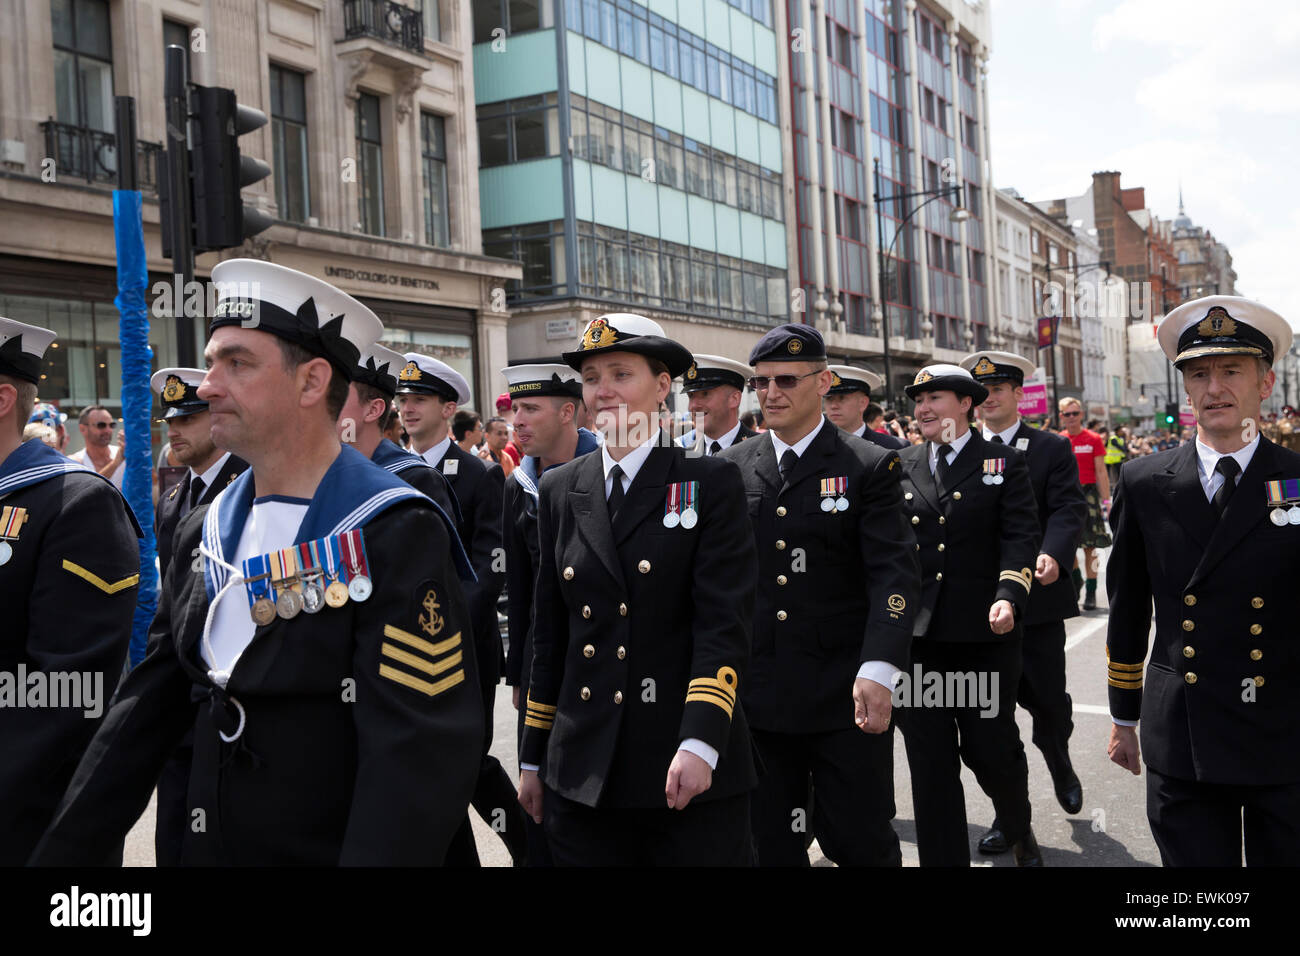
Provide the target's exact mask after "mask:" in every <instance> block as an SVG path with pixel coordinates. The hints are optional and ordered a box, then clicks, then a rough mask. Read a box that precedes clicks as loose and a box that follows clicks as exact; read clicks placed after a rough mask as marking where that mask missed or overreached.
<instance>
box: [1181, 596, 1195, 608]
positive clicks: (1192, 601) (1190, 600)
mask: <svg viewBox="0 0 1300 956" xmlns="http://www.w3.org/2000/svg"><path fill="white" fill-rule="evenodd" d="M1183 603H1184V604H1186V605H1187V606H1188V607H1196V595H1195V594H1188V595H1186V596H1185V597H1184V598H1183Z"/></svg>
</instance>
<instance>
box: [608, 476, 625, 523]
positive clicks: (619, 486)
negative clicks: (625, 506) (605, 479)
mask: <svg viewBox="0 0 1300 956" xmlns="http://www.w3.org/2000/svg"><path fill="white" fill-rule="evenodd" d="M609 476H610V477H611V478H613V479H614V483H613V484H612V485H611V486H610V489H609V499H608V501H609V520H610V521H613V520H614V515H616V514H618V508H619V505H621V504H622V503H623V469H622V468H620V467H619V466H618V465H615V466H614V467H613V468H611V469H610V470H609Z"/></svg>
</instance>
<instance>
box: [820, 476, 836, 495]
mask: <svg viewBox="0 0 1300 956" xmlns="http://www.w3.org/2000/svg"><path fill="white" fill-rule="evenodd" d="M833 481H834V479H832V478H822V479H821V482H820V484H821V496H822V497H823V498H834V497H835V492H834V491H833V490H832V482H833Z"/></svg>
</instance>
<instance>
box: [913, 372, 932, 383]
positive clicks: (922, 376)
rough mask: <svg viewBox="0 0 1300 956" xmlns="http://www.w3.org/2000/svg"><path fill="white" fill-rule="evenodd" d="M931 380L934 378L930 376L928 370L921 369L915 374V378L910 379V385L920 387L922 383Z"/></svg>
mask: <svg viewBox="0 0 1300 956" xmlns="http://www.w3.org/2000/svg"><path fill="white" fill-rule="evenodd" d="M932 378H934V376H933V375H931V374H930V372H929V370H928V369H921V371H919V372H917V373H916V378H914V379H912V384H913V385H920V384H921V383H922V382H928V381H930V379H932Z"/></svg>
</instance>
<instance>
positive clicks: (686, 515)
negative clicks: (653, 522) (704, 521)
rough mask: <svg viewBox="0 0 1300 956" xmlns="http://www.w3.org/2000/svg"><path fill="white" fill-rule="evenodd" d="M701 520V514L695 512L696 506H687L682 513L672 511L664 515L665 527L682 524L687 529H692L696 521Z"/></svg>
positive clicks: (674, 526)
mask: <svg viewBox="0 0 1300 956" xmlns="http://www.w3.org/2000/svg"><path fill="white" fill-rule="evenodd" d="M699 520H700V516H699V515H698V514H696V513H695V509H694V508H687V509H685V510H684V511H682V513H681V514H678V513H677V512H676V511H670V512H668V514H666V515H664V527H665V528H676V527H677V526H678V525H679V524H680V525H681V526H682V527H683V528H685V529H686V530H687V531H690V530H691V529H692V528H694V527H695V524H696V522H697V521H699Z"/></svg>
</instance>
